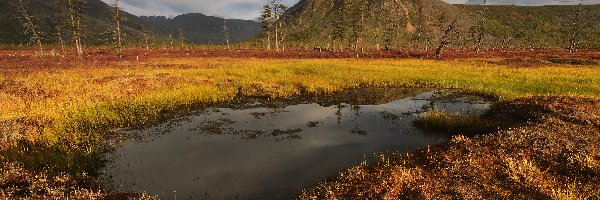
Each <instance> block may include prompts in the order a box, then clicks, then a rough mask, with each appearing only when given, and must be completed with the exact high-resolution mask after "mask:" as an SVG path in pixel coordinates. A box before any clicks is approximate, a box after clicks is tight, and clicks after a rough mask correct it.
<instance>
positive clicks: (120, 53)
mask: <svg viewBox="0 0 600 200" xmlns="http://www.w3.org/2000/svg"><path fill="white" fill-rule="evenodd" d="M112 6H113V9H114V14H115V15H114V20H115V22H116V24H115V37H116V45H117V56H119V58H123V46H122V41H121V11H120V9H119V0H114V2H113V4H112Z"/></svg>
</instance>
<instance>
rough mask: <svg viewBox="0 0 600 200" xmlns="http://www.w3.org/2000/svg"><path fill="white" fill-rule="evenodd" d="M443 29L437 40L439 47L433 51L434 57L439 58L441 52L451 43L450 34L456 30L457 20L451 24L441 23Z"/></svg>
mask: <svg viewBox="0 0 600 200" xmlns="http://www.w3.org/2000/svg"><path fill="white" fill-rule="evenodd" d="M441 23H442V25H443V27H442V28H441V29H440V30H441V37H440V39H439V45H438V47H437V48H436V49H435V57H436V58H440V57H441V54H442V50H443V49H444V48H445V47H447V46H448V45H449V44H451V43H452V40H453V38H452V34H453V32H454V31H455V29H456V24H457V20H456V19H454V20H452V22H450V23H448V24H446V23H445V22H443V21H442V22H441Z"/></svg>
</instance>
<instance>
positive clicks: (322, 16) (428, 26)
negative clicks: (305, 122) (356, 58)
mask: <svg viewBox="0 0 600 200" xmlns="http://www.w3.org/2000/svg"><path fill="white" fill-rule="evenodd" d="M284 19H285V21H286V22H285V23H284V24H286V25H288V26H285V27H284V28H285V29H286V35H287V36H288V37H287V38H288V41H290V42H291V43H292V44H295V45H304V46H319V47H325V48H328V49H335V48H340V47H337V46H338V45H339V44H340V43H342V44H343V45H342V47H344V48H353V47H354V48H356V47H357V46H359V47H363V46H364V47H374V46H379V47H381V48H385V47H387V48H412V47H417V46H418V47H420V48H430V47H432V46H434V45H436V43H438V41H439V39H441V38H442V37H443V35H446V33H445V32H444V30H445V29H447V28H448V26H449V25H451V24H453V22H454V26H453V28H452V29H453V30H451V31H450V32H448V33H449V34H451V35H453V34H454V32H455V31H458V30H461V29H464V28H465V27H467V25H468V24H470V23H472V22H471V19H469V18H468V17H466V15H465V14H464V13H463V12H461V11H460V10H459V9H458V8H456V7H454V6H452V5H450V4H447V3H444V2H442V1H440V0H384V1H368V0H356V1H348V0H301V1H300V2H298V4H296V5H295V6H293V7H291V8H290V10H289V11H288V12H287V13H286V14H285V16H284ZM448 36H450V35H448ZM334 43H336V44H335V45H334Z"/></svg>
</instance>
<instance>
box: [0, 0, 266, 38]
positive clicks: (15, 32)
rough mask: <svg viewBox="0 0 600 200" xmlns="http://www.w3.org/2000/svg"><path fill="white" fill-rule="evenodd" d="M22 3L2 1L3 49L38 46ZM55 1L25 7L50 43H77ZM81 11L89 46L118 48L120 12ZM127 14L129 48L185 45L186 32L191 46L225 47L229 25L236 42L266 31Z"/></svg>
mask: <svg viewBox="0 0 600 200" xmlns="http://www.w3.org/2000/svg"><path fill="white" fill-rule="evenodd" d="M18 2H19V1H17V0H8V1H6V0H4V1H0V44H11V45H21V46H33V43H35V42H34V41H32V33H31V30H30V29H28V28H26V27H25V26H23V20H24V17H23V13H22V12H21V10H20V5H19V3H18ZM57 2H59V1H53V0H23V7H24V8H25V11H26V13H27V14H28V15H29V16H30V17H31V19H32V22H33V24H35V26H37V27H36V29H37V31H38V32H39V34H40V38H41V40H42V42H43V43H44V44H59V43H60V40H62V41H63V42H64V43H66V44H67V45H69V44H71V43H72V42H71V41H72V34H73V33H72V31H71V30H69V29H70V24H69V22H70V21H69V18H68V16H67V13H68V10H67V8H66V7H65V6H64V5H61V4H58V3H57ZM84 2H85V3H84V4H83V9H82V12H81V18H82V21H81V31H82V33H81V34H82V42H83V44H84V45H94V46H96V45H112V44H113V43H114V42H115V40H116V38H115V24H116V23H115V22H116V21H115V18H114V11H115V10H114V8H113V7H112V6H110V5H107V4H106V3H104V2H102V1H101V0H85V1H84ZM120 13H121V16H120V18H121V29H122V39H123V42H124V43H125V45H126V46H127V45H129V46H131V45H134V44H142V43H145V41H146V39H148V42H149V43H150V45H152V44H155V45H162V44H166V43H169V42H170V41H177V42H178V40H179V36H180V34H179V28H182V29H183V32H184V34H183V37H184V40H185V42H186V43H213V44H214V43H219V44H221V43H224V33H223V28H224V23H225V24H226V25H227V26H228V27H227V28H228V33H229V34H228V35H229V36H230V40H231V42H236V41H242V40H246V39H248V38H252V37H255V36H256V35H258V34H259V33H260V32H261V26H260V23H258V22H254V21H250V20H236V19H227V20H225V21H224V19H223V18H219V17H212V16H206V15H203V14H185V15H180V16H177V17H175V18H173V19H167V18H166V17H141V18H140V17H137V16H134V15H132V14H129V13H127V12H125V11H122V12H120Z"/></svg>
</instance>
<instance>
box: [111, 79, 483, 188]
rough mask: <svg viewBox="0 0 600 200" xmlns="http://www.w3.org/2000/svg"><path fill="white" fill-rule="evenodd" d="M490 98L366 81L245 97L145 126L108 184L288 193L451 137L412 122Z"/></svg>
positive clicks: (476, 107) (123, 149) (120, 155)
mask: <svg viewBox="0 0 600 200" xmlns="http://www.w3.org/2000/svg"><path fill="white" fill-rule="evenodd" d="M488 105H489V104H488V103H487V102H486V101H484V100H483V99H482V98H478V97H474V96H465V95H453V93H452V92H449V91H428V90H426V89H402V88H392V89H389V88H388V89H383V88H368V89H360V90H352V91H346V92H342V93H339V94H336V95H333V96H324V97H310V98H295V99H289V100H285V101H283V100H282V101H269V100H266V99H245V100H239V101H238V102H235V103H232V104H230V105H228V106H219V107H214V108H204V109H199V110H196V111H194V112H191V113H188V114H187V115H186V116H183V117H179V118H177V119H173V120H170V121H167V122H164V123H161V124H157V125H156V126H152V127H149V128H146V129H143V130H128V131H127V133H126V134H127V135H132V136H137V137H132V138H130V139H128V140H126V141H123V142H122V144H120V145H119V146H118V148H117V149H116V150H115V151H114V152H113V153H112V154H111V155H108V157H109V159H110V160H111V162H110V163H109V164H108V166H107V167H106V168H105V169H104V173H103V177H102V179H103V181H104V182H105V183H106V184H107V185H109V186H111V187H113V188H114V189H116V190H119V191H123V192H130V191H146V192H148V193H149V194H151V195H159V196H160V197H161V198H163V199H175V198H177V199H189V198H193V199H202V198H208V199H213V198H217V199H236V198H242V199H281V198H283V199H289V198H292V197H293V195H294V194H295V193H297V192H298V190H299V189H300V188H302V187H306V186H310V185H312V184H315V183H317V182H318V181H319V180H323V179H325V178H327V177H332V176H335V175H337V173H338V172H340V171H343V170H344V169H347V168H349V167H351V166H353V165H357V164H359V163H361V162H362V161H364V160H366V159H368V158H369V157H372V156H374V155H376V154H377V153H381V152H397V151H401V152H403V151H411V150H415V149H417V148H419V147H423V146H427V145H433V144H438V143H443V142H447V141H448V140H449V137H448V136H446V135H444V134H436V133H425V132H423V131H421V130H419V129H417V128H415V127H413V126H412V122H413V121H414V120H415V118H416V117H417V116H418V115H419V113H422V112H424V111H427V110H431V109H435V110H440V111H448V112H459V113H482V112H483V111H484V110H485V109H487V107H488Z"/></svg>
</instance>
